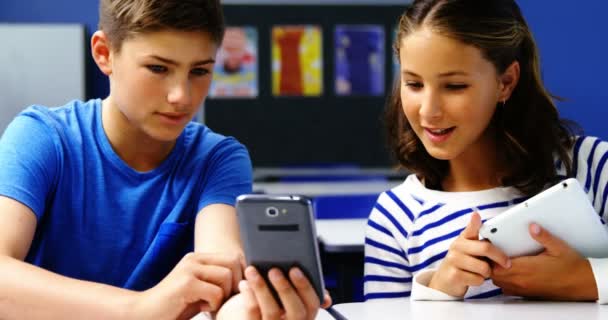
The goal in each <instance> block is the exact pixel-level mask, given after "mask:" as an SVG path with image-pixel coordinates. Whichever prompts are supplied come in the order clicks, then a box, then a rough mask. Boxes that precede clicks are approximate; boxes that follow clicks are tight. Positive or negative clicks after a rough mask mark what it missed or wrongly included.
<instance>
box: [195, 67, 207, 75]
mask: <svg viewBox="0 0 608 320" xmlns="http://www.w3.org/2000/svg"><path fill="white" fill-rule="evenodd" d="M190 73H192V74H193V75H195V76H204V75H207V74H209V70H207V69H205V68H195V69H192V71H190Z"/></svg>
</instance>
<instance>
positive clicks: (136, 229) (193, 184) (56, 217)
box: [0, 100, 252, 290]
mask: <svg viewBox="0 0 608 320" xmlns="http://www.w3.org/2000/svg"><path fill="white" fill-rule="evenodd" d="M101 109H102V106H101V100H91V101H88V102H81V101H73V102H70V103H69V104H67V105H65V106H63V107H59V108H46V107H41V106H33V107H30V108H28V109H26V110H25V111H23V112H21V113H20V114H19V115H18V116H17V117H16V118H15V119H14V120H13V121H12V123H11V124H10V125H9V126H8V128H7V129H6V131H5V132H4V135H3V136H2V139H1V140H0V195H3V196H6V197H9V198H12V199H15V200H17V201H19V202H21V203H23V204H24V205H26V206H28V207H29V208H30V209H31V210H32V211H33V212H34V214H35V215H36V217H37V219H38V225H37V228H36V233H35V236H34V239H33V241H32V245H31V247H30V251H29V253H28V255H27V257H26V259H25V260H26V261H27V262H29V263H32V264H34V265H37V266H40V267H42V268H44V269H47V270H50V271H53V272H56V273H59V274H62V275H65V276H68V277H72V278H76V279H81V280H89V281H95V282H100V283H106V284H109V285H113V286H118V287H124V288H129V289H134V290H144V289H147V288H150V287H152V286H154V285H156V284H157V283H158V282H159V281H160V280H161V279H162V278H164V277H165V276H166V275H167V274H168V273H169V271H171V270H172V269H173V267H174V266H175V264H176V263H177V262H178V261H179V260H180V259H181V258H182V256H183V255H184V254H185V253H186V252H189V251H192V248H193V242H194V240H193V239H194V222H195V218H196V214H197V213H198V212H199V211H200V210H201V209H202V208H204V207H205V206H207V205H210V204H216V203H222V204H228V205H234V203H235V199H236V197H237V196H238V195H240V194H244V193H249V192H251V184H252V173H251V161H250V159H249V155H248V153H247V150H246V149H245V147H244V146H243V145H241V144H240V143H238V142H237V141H236V140H235V139H233V138H226V137H224V136H222V135H219V134H216V133H214V132H212V131H211V130H210V129H209V128H207V127H205V126H204V125H202V124H199V123H194V122H191V123H189V124H188V125H187V126H186V128H185V129H184V131H183V132H182V134H181V135H180V136H179V138H178V139H177V142H176V144H175V147H174V148H173V150H172V151H171V153H170V154H169V156H168V157H167V158H166V159H165V160H164V161H163V162H162V163H161V164H160V165H159V166H158V167H157V168H156V169H154V170H152V171H148V172H138V171H136V170H134V169H132V168H131V167H129V166H128V165H127V164H126V163H125V162H124V161H123V160H122V159H121V158H119V156H118V155H117V154H116V153H115V152H114V150H113V149H112V147H111V145H110V143H109V141H108V138H107V136H106V134H105V131H104V130H103V126H102V122H101ZM0 214H1V212H0ZM218 228H221V226H218Z"/></svg>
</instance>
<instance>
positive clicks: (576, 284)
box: [492, 224, 598, 301]
mask: <svg viewBox="0 0 608 320" xmlns="http://www.w3.org/2000/svg"><path fill="white" fill-rule="evenodd" d="M529 229H530V235H531V236H532V238H534V240H536V241H537V242H538V243H540V244H541V245H542V246H543V247H544V248H545V250H544V251H543V252H541V253H540V254H538V255H536V256H525V257H518V258H514V259H513V263H512V267H511V268H510V269H504V268H502V267H500V266H494V269H493V270H492V282H494V284H495V285H497V286H499V287H501V288H502V291H503V293H504V294H506V295H516V296H524V297H534V298H541V299H550V300H574V301H581V300H582V301H594V300H597V298H598V290H597V284H596V282H595V277H594V275H593V271H592V270H591V265H590V263H589V260H587V259H586V258H584V257H583V256H581V255H580V254H579V253H578V252H577V251H576V250H574V249H573V248H572V247H570V246H569V245H568V244H567V243H565V242H564V241H562V240H561V239H559V238H557V237H555V236H553V235H552V234H551V233H549V232H548V231H547V230H544V229H543V228H541V227H540V226H539V225H537V224H531V225H530V228H529ZM556 279H559V280H558V281H556Z"/></svg>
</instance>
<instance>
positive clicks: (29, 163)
mask: <svg viewBox="0 0 608 320" xmlns="http://www.w3.org/2000/svg"><path fill="white" fill-rule="evenodd" d="M58 143H59V139H58V137H57V134H56V133H55V132H53V130H52V129H51V127H50V126H49V125H48V124H46V123H45V122H44V121H43V120H42V118H41V116H40V115H38V114H36V113H27V112H24V113H22V114H20V115H19V116H17V117H16V118H15V119H14V120H13V121H12V122H11V123H10V124H9V126H8V127H7V128H6V130H5V131H4V134H3V136H2V139H0V195H2V196H5V197H8V198H12V199H14V200H17V201H19V202H21V203H23V204H24V205H26V206H28V207H29V208H30V209H31V210H32V211H33V212H34V214H35V215H36V217H37V218H38V220H40V219H41V218H42V215H43V213H44V211H45V207H46V203H47V198H48V196H49V193H50V191H51V190H52V186H53V185H54V184H55V179H56V172H57V170H58V169H57V167H58V164H59V161H58V159H59V148H58Z"/></svg>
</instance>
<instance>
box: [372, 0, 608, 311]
mask: <svg viewBox="0 0 608 320" xmlns="http://www.w3.org/2000/svg"><path fill="white" fill-rule="evenodd" d="M395 51H396V54H397V56H398V58H399V60H400V64H401V82H400V86H399V90H398V91H397V90H396V91H395V92H394V94H393V97H392V100H391V102H390V103H389V105H388V108H387V112H386V121H387V127H388V133H389V142H390V146H391V148H392V150H393V152H394V154H395V156H396V158H397V159H398V161H399V163H400V164H401V165H402V166H403V167H405V168H407V169H408V170H410V171H411V172H413V174H412V175H410V176H409V177H408V178H407V179H406V181H405V182H404V183H403V184H401V185H400V186H397V187H395V188H394V189H392V190H390V191H387V192H385V193H383V194H382V195H381V196H380V197H379V199H378V202H377V204H376V205H375V207H374V209H373V210H372V212H371V215H370V217H369V221H368V227H367V237H366V249H365V278H364V281H365V285H364V287H365V298H366V299H374V298H391V297H407V296H410V295H411V296H412V298H413V299H431V300H455V299H462V298H467V299H475V298H486V297H492V296H497V295H501V294H509V295H518V296H531V297H538V298H545V299H562V300H598V301H599V302H602V303H608V259H586V258H584V257H582V256H580V255H579V254H578V253H577V252H576V251H574V250H573V249H572V248H570V247H569V246H568V245H567V244H566V243H564V242H563V241H561V240H560V239H557V238H555V237H553V236H551V234H550V233H549V232H547V231H546V230H544V229H543V228H542V226H539V225H536V224H532V225H531V226H530V228H529V231H530V234H531V236H532V237H533V238H534V239H535V240H537V241H538V242H539V243H540V244H542V245H543V246H544V247H545V250H544V251H543V252H542V253H540V254H538V255H536V256H528V257H520V258H509V257H507V256H506V255H505V254H504V253H503V252H501V251H500V250H499V249H497V248H496V247H494V246H492V245H491V244H490V243H488V242H484V241H479V240H478V231H479V228H480V226H481V224H482V221H485V220H487V219H490V218H492V217H495V216H496V215H498V214H500V213H501V212H503V211H505V210H506V209H508V208H509V207H511V206H513V205H515V204H516V203H519V202H521V201H523V200H524V199H527V198H528V197H530V196H532V195H534V194H536V193H538V192H540V191H542V190H543V189H545V188H546V187H548V186H550V185H553V184H554V183H556V182H558V181H559V180H561V179H564V178H566V177H576V178H577V179H578V180H579V181H580V182H581V184H582V185H583V186H584V187H585V189H586V191H587V193H588V195H589V199H590V200H591V201H592V203H593V205H594V208H595V209H596V211H597V213H598V214H599V215H602V216H603V217H604V219H606V218H607V217H608V209H607V208H606V206H607V205H606V198H607V193H608V186H607V182H608V170H607V169H604V164H605V162H606V159H607V158H608V143H606V142H602V141H600V140H599V139H597V138H594V137H580V136H576V135H574V132H573V130H571V129H570V128H571V127H572V126H569V125H568V123H566V122H565V121H563V120H560V119H559V116H558V112H557V109H556V107H555V104H554V103H553V100H552V97H551V95H550V94H549V93H548V92H547V91H546V89H545V88H544V86H543V84H542V82H541V80H540V67H539V57H538V53H537V48H536V44H535V42H534V40H533V37H532V34H531V33H530V30H529V28H528V26H527V24H526V22H525V20H524V18H523V16H522V14H521V12H520V9H519V7H518V6H517V4H516V3H515V1H513V0H483V1H472V0H419V1H414V2H413V4H412V5H411V7H410V8H409V9H408V10H407V11H406V12H405V14H404V15H403V16H402V18H401V20H400V23H399V33H398V38H397V41H396V43H395ZM572 214H576V212H573V213H572ZM541 270H542V271H541ZM555 279H559V281H555Z"/></svg>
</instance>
